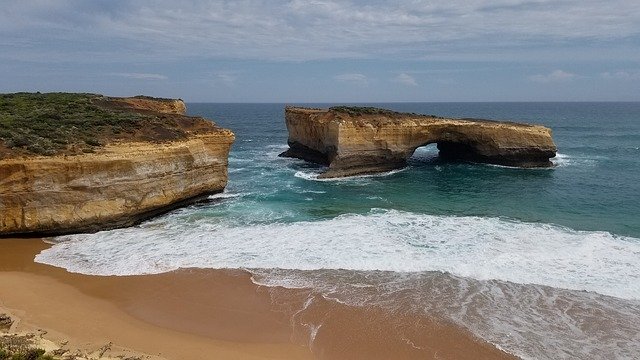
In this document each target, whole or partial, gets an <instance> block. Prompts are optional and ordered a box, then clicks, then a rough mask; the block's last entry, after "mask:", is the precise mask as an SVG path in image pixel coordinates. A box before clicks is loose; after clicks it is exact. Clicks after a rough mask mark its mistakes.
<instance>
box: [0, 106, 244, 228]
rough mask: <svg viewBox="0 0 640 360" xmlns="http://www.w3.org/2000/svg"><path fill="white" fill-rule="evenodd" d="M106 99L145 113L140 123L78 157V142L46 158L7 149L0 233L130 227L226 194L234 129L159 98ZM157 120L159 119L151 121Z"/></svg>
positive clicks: (1, 162)
mask: <svg viewBox="0 0 640 360" xmlns="http://www.w3.org/2000/svg"><path fill="white" fill-rule="evenodd" d="M109 99H116V100H107V98H100V99H99V101H105V102H106V101H113V103H109V104H100V106H104V107H107V108H108V107H111V109H112V110H114V109H117V110H114V111H124V112H137V111H140V112H143V113H144V114H145V117H143V118H141V119H140V120H139V121H142V122H143V124H142V125H140V124H133V125H131V126H130V127H129V128H124V129H122V130H121V131H124V132H125V133H126V134H125V135H126V136H120V137H115V136H114V137H109V136H102V137H100V144H96V146H92V147H91V148H90V149H89V151H87V150H86V148H83V149H85V151H83V152H82V153H78V152H77V151H73V149H74V146H77V144H67V146H66V147H65V148H63V149H60V150H58V151H57V152H56V153H55V154H53V155H48V156H42V155H35V154H31V153H28V152H26V151H27V150H26V149H23V148H18V149H15V148H8V147H7V146H6V144H5V145H4V154H5V156H4V158H1V159H0V235H12V234H14V235H15V234H63V233H72V232H85V231H98V230H102V229H109V228H114V227H119V226H129V225H132V224H135V223H136V222H138V221H140V220H142V219H145V218H147V217H149V216H152V215H154V214H157V213H160V212H164V211H166V210H168V209H171V208H174V207H177V206H180V205H182V204H185V203H188V202H191V201H194V200H196V199H198V198H202V197H205V196H207V195H209V194H212V193H216V192H220V191H222V190H223V189H224V187H225V186H226V184H227V158H228V154H229V150H230V147H231V144H232V143H233V141H234V135H233V133H232V132H231V131H229V130H226V129H222V128H220V127H218V126H216V125H215V124H214V123H213V122H211V121H209V120H206V119H202V118H197V117H188V116H184V115H181V113H184V109H182V110H180V107H181V106H182V107H184V103H183V102H182V101H174V102H172V101H169V100H164V99H162V100H159V101H158V104H157V105H154V104H153V101H154V100H153V99H151V98H144V99H143V100H144V101H143V102H139V101H138V100H139V99H140V98H131V99H127V98H124V99H123V98H109ZM130 100H131V102H129V101H130ZM118 103H124V104H127V105H126V106H124V107H123V106H121V105H118ZM140 104H142V105H140ZM180 104H182V105H180ZM165 111H166V113H165ZM148 115H149V116H150V115H153V116H151V117H149V116H148ZM156 117H157V118H158V119H160V120H158V121H157V122H154V119H155V118H156ZM139 125H140V126H139ZM102 132H103V135H104V134H108V133H109V132H107V130H106V129H102ZM0 145H2V144H0Z"/></svg>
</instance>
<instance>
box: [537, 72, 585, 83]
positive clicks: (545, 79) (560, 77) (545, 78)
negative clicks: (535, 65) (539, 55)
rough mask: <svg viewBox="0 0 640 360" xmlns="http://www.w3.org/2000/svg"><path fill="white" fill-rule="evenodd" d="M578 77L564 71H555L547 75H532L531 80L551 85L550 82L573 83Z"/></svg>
mask: <svg viewBox="0 0 640 360" xmlns="http://www.w3.org/2000/svg"><path fill="white" fill-rule="evenodd" d="M576 77H577V75H576V74H572V73H570V72H566V71H563V70H554V71H552V72H551V73H549V74H546V75H531V76H529V80H531V81H533V82H538V83H550V82H563V81H571V80H573V79H575V78H576Z"/></svg>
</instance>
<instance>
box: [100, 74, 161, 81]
mask: <svg viewBox="0 0 640 360" xmlns="http://www.w3.org/2000/svg"><path fill="white" fill-rule="evenodd" d="M112 75H113V76H120V77H125V78H129V79H136V80H167V76H165V75H161V74H146V73H113V74H112Z"/></svg>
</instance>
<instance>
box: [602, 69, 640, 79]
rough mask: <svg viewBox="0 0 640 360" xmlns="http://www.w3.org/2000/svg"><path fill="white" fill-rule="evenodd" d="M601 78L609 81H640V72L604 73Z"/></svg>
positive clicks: (619, 71)
mask: <svg viewBox="0 0 640 360" xmlns="http://www.w3.org/2000/svg"><path fill="white" fill-rule="evenodd" d="M600 77H602V78H603V79H607V80H640V70H630V71H624V70H618V71H612V72H609V71H607V72H603V73H602V74H600Z"/></svg>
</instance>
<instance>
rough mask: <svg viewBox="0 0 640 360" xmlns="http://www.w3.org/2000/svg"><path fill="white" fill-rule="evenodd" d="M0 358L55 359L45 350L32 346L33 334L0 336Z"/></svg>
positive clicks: (12, 359)
mask: <svg viewBox="0 0 640 360" xmlns="http://www.w3.org/2000/svg"><path fill="white" fill-rule="evenodd" d="M0 360H56V358H55V357H53V356H51V355H46V354H45V350H43V349H40V348H37V347H34V346H33V336H29V335H2V336H0Z"/></svg>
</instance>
